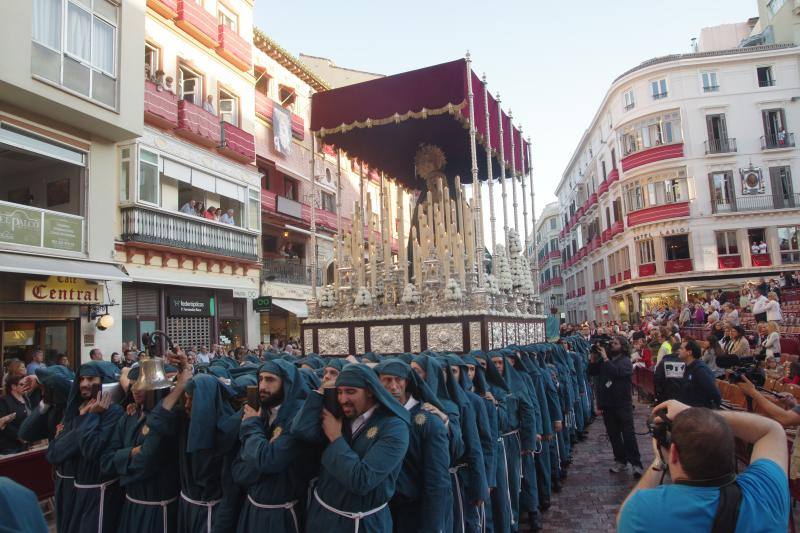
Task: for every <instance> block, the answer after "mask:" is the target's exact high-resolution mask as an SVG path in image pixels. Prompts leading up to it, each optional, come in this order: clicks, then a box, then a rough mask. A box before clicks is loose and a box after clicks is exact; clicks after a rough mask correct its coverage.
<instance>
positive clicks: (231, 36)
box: [217, 24, 253, 72]
mask: <svg viewBox="0 0 800 533" xmlns="http://www.w3.org/2000/svg"><path fill="white" fill-rule="evenodd" d="M217 40H218V41H219V46H218V47H217V53H218V54H219V55H220V56H222V57H224V58H225V59H227V60H228V61H229V62H230V63H231V64H232V65H233V66H235V67H236V68H238V69H239V70H243V71H245V72H248V71H249V70H250V69H251V68H252V67H253V52H252V48H251V46H250V45H249V44H248V43H247V41H245V40H244V39H243V38H242V37H241V36H240V35H239V34H238V33H236V32H235V31H234V30H232V29H230V28H229V27H228V26H226V25H224V24H220V25H219V30H218V38H217Z"/></svg>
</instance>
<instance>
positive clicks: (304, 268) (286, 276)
mask: <svg viewBox="0 0 800 533" xmlns="http://www.w3.org/2000/svg"><path fill="white" fill-rule="evenodd" d="M261 274H262V279H263V280H264V281H277V282H280V283H292V284H295V285H311V267H310V266H308V265H306V264H305V263H303V262H302V261H300V260H299V259H265V260H264V267H263V269H262V270H261ZM317 285H322V269H320V268H317Z"/></svg>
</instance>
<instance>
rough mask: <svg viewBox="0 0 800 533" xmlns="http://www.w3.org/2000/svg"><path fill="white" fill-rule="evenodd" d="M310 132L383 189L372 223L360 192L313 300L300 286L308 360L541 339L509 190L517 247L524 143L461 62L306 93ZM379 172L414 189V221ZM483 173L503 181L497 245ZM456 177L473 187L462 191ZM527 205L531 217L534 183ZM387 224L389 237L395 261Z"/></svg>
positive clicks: (525, 171)
mask: <svg viewBox="0 0 800 533" xmlns="http://www.w3.org/2000/svg"><path fill="white" fill-rule="evenodd" d="M311 130H312V132H313V133H314V136H315V139H318V140H319V141H320V142H322V143H325V144H328V145H332V146H334V147H336V148H337V149H340V150H344V151H345V152H347V154H348V156H349V157H351V158H354V159H358V160H360V161H362V162H364V163H366V164H367V165H369V167H371V168H378V169H380V170H381V187H380V198H379V199H377V201H378V207H379V210H378V212H379V213H380V216H378V215H375V214H374V212H373V210H372V208H371V207H370V204H371V203H372V201H373V200H375V199H370V198H369V196H367V198H364V197H363V196H362V199H361V201H363V202H364V204H366V205H362V204H361V202H357V203H356V206H355V209H354V213H353V218H352V224H351V229H350V230H349V231H347V232H346V233H345V234H341V233H340V236H339V238H338V239H337V240H336V241H335V243H334V261H333V273H334V277H333V280H327V282H328V284H327V285H326V286H325V287H324V288H323V290H322V294H321V296H320V298H319V300H317V294H316V286H315V284H312V294H313V297H312V300H311V301H310V302H309V309H310V316H309V318H308V319H307V320H305V321H304V322H303V326H302V329H303V348H304V350H305V351H306V352H310V351H314V352H318V353H323V354H346V353H360V352H363V351H365V350H367V351H369V350H374V351H381V352H390V353H391V352H402V351H415V352H417V351H420V350H425V349H434V350H447V351H453V352H461V351H466V350H469V349H473V348H483V349H488V348H491V347H499V346H502V345H505V344H509V343H519V344H527V343H529V342H535V341H543V340H544V327H543V326H544V324H543V320H542V318H543V317H541V316H540V315H539V314H538V308H539V302H538V298H537V297H536V289H535V286H534V284H533V281H532V275H531V274H532V272H531V268H530V266H529V264H528V261H527V258H526V255H525V253H524V248H523V246H522V243H521V240H520V235H519V233H520V230H521V228H519V227H518V224H517V220H518V219H519V218H518V216H517V191H516V185H517V182H518V181H521V182H522V187H523V191H522V201H523V204H522V205H523V217H522V220H523V223H524V225H525V233H524V234H523V240H524V238H525V236H527V234H528V231H527V228H528V221H527V207H526V205H527V204H526V194H525V176H526V175H527V177H528V178H531V174H530V167H531V165H530V156H529V154H530V147H529V143H528V142H527V141H526V140H525V139H524V138H523V136H522V132H521V129H520V128H518V127H515V126H514V124H513V119H512V117H511V116H510V113H508V114H507V113H505V112H504V111H503V110H502V108H501V106H500V101H499V98H495V97H494V96H492V95H491V94H489V92H488V90H487V86H486V83H485V79H484V80H483V81H482V80H480V79H479V78H478V76H477V75H476V74H475V73H474V72H473V71H472V68H471V62H470V60H469V56H467V58H466V59H459V60H456V61H451V62H449V63H442V64H440V65H435V66H432V67H427V68H423V69H419V70H414V71H411V72H405V73H402V74H396V75H393V76H388V77H385V78H379V79H375V80H370V81H367V82H363V83H359V84H355V85H349V86H345V87H341V88H338V89H333V90H330V91H324V92H320V93H316V94H314V95H313V97H312V112H311ZM312 165H313V162H312ZM384 175H388V176H390V177H391V178H393V179H396V180H397V181H398V182H399V183H400V184H402V185H403V186H405V187H406V188H408V189H416V190H422V191H423V194H422V195H420V196H419V197H418V200H417V203H416V205H415V206H413V207H412V208H411V211H412V212H410V213H408V212H405V211H404V209H405V208H404V207H403V202H402V200H401V199H400V197H399V196H398V202H397V206H396V209H393V208H392V207H393V206H392V205H390V204H391V202H390V200H389V198H390V195H389V194H388V193H387V190H386V189H385V187H384V179H383V176H384ZM493 178H501V179H500V185H501V186H502V187H503V197H504V199H505V197H506V181H509V182H510V184H511V185H510V186H511V187H512V194H513V206H514V225H513V228H512V227H510V226H509V225H508V216H507V215H508V214H507V212H506V209H505V205H506V202H503V205H502V208H501V209H502V213H503V228H504V230H505V236H504V239H503V244H497V245H496V246H495V242H494V240H495V239H494V233H495V232H494V204H493V203H492V202H493V200H492V197H493V194H492V184H493V181H494V180H493ZM503 178H512V179H510V180H506V179H503ZM520 178H521V179H520ZM481 181H488V187H489V194H488V199H489V208H490V214H491V215H490V221H491V224H492V228H491V235H492V249H493V256H492V260H491V265H492V272H491V274H490V275H488V276H487V275H486V268H485V267H486V265H487V262H486V261H485V255H484V248H485V244H484V239H483V233H484V232H483V216H482V214H481V211H482V207H481V205H482V199H481V196H482V193H481V192H480V190H481V187H480V186H479V185H480V182H481ZM462 182H463V183H466V184H471V185H472V187H471V189H470V190H471V194H469V195H468V194H466V193H467V189H466V188H465V187H464V186H463V185H462ZM531 186H532V183H531ZM530 199H531V208H532V209H533V189H532V188H531V198H530ZM392 213H394V214H392ZM393 218H394V220H392V219H393ZM406 220H407V221H408V222H409V224H406V223H405V222H406ZM313 227H314V224H313V211H312V232H313ZM392 228H398V230H399V231H398V241H399V246H398V254H397V256H394V255H392V253H391V247H390V241H391V236H392V232H393V231H392ZM406 228H410V231H408V230H406ZM340 231H341V228H340ZM406 243H408V244H406ZM314 259H315V260H316V258H314ZM315 266H316V265H314V268H315ZM534 275H535V274H534Z"/></svg>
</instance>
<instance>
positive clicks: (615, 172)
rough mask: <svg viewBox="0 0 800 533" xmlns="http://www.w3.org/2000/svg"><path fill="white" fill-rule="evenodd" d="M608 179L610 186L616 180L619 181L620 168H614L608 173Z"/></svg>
mask: <svg viewBox="0 0 800 533" xmlns="http://www.w3.org/2000/svg"><path fill="white" fill-rule="evenodd" d="M606 181H607V182H608V185H609V187H610V186H611V184H612V183H614V182H615V181H619V169H617V168H612V169H611V172H609V173H608V178H606Z"/></svg>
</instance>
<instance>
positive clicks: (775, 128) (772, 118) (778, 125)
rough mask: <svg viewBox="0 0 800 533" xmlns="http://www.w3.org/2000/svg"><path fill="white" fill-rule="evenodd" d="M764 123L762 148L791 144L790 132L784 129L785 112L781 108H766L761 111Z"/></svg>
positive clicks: (781, 146)
mask: <svg viewBox="0 0 800 533" xmlns="http://www.w3.org/2000/svg"><path fill="white" fill-rule="evenodd" d="M761 120H762V122H763V123H764V143H763V147H764V148H783V147H785V146H793V140H792V137H791V134H789V133H787V132H786V130H787V129H788V128H787V127H786V113H785V111H784V110H783V109H766V110H764V111H762V112H761Z"/></svg>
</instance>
